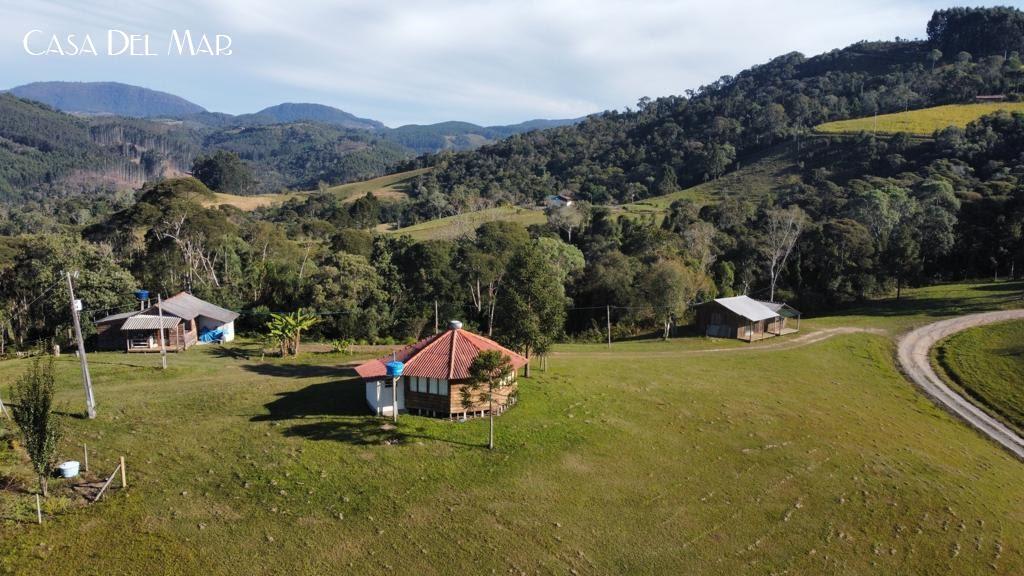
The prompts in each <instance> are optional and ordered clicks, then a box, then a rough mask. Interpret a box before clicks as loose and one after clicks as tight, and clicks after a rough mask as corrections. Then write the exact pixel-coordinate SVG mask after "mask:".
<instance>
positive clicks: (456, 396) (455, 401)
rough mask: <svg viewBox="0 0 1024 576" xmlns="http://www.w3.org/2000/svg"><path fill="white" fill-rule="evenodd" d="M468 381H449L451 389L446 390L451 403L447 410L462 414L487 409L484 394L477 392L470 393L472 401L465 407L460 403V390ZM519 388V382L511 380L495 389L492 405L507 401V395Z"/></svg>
mask: <svg viewBox="0 0 1024 576" xmlns="http://www.w3.org/2000/svg"><path fill="white" fill-rule="evenodd" d="M468 385H469V383H468V382H467V381H465V380H455V381H454V382H452V383H451V389H450V390H449V391H448V397H449V398H450V399H451V405H450V407H449V410H450V411H451V413H452V414H462V413H463V412H479V411H481V410H487V409H488V404H487V400H486V399H485V398H484V394H483V393H481V392H477V393H475V394H473V395H472V398H471V399H472V401H473V403H472V404H471V405H470V406H469V407H468V408H467V407H466V406H463V404H462V391H463V390H464V389H466V387H467V386H468ZM518 389H519V382H518V381H517V380H513V381H512V384H510V385H509V386H506V387H504V388H501V389H500V390H497V391H496V392H495V393H494V406H495V408H497V407H499V406H502V405H505V404H507V403H508V398H509V396H512V395H513V394H514V393H515V392H516V390H518Z"/></svg>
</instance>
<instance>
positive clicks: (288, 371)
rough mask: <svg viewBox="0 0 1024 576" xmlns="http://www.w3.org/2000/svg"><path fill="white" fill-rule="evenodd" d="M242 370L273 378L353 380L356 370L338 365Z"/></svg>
mask: <svg viewBox="0 0 1024 576" xmlns="http://www.w3.org/2000/svg"><path fill="white" fill-rule="evenodd" d="M242 369H243V370H247V371H249V372H255V373H257V374H259V375H261V376H270V377H272V378H327V377H332V376H333V377H338V376H341V377H349V378H352V377H354V376H355V370H353V369H352V368H351V367H346V366H337V365H326V366H320V365H316V364H292V363H287V364H269V363H267V364H253V365H248V366H242Z"/></svg>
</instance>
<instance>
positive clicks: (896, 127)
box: [814, 102, 1024, 136]
mask: <svg viewBox="0 0 1024 576" xmlns="http://www.w3.org/2000/svg"><path fill="white" fill-rule="evenodd" d="M999 110H1008V111H1010V112H1024V102H985V103H978V104H948V105H946V106H935V107H932V108H922V109H920V110H910V111H908V112H897V113H895V114H882V115H880V116H868V117H865V118H854V119H851V120H838V121H836V122H826V123H825V124H819V125H818V126H816V127H815V128H814V130H815V131H817V132H822V133H825V134H851V133H858V132H880V133H885V134H894V133H897V132H906V133H907V134H912V135H915V136H931V135H932V134H934V133H935V131H936V130H942V129H943V128H947V127H949V126H958V127H960V128H964V127H966V126H967V125H968V124H969V123H971V122H973V121H975V120H977V119H978V118H981V117H982V116H985V115H987V114H992V113H993V112H997V111H999Z"/></svg>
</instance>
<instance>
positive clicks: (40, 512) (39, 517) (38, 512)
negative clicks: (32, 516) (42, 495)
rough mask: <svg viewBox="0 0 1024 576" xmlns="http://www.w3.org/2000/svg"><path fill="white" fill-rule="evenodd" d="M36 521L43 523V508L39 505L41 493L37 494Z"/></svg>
mask: <svg viewBox="0 0 1024 576" xmlns="http://www.w3.org/2000/svg"><path fill="white" fill-rule="evenodd" d="M36 521H38V522H39V523H40V524H42V523H43V509H42V507H40V505H39V494H36Z"/></svg>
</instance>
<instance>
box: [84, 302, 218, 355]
mask: <svg viewBox="0 0 1024 576" xmlns="http://www.w3.org/2000/svg"><path fill="white" fill-rule="evenodd" d="M160 306H161V308H162V310H158V309H157V306H156V305H151V306H149V307H148V308H143V309H142V310H136V311H132V312H125V313H122V314H114V315H111V316H107V317H106V318H102V319H100V320H97V321H96V333H97V340H96V345H97V348H99V349H101V350H124V351H126V352H159V351H160V335H161V332H162V333H163V338H164V345H165V346H166V348H167V350H168V351H170V352H177V351H179V350H186V349H188V348H190V347H192V346H193V345H195V344H198V343H204V342H230V341H231V340H234V338H235V319H236V318H238V313H237V312H232V311H230V310H226V309H224V308H221V307H220V306H217V305H215V304H211V303H209V302H207V301H205V300H202V299H199V298H196V297H195V296H193V295H191V294H189V293H187V292H180V293H178V294H176V295H174V296H172V297H170V298H168V299H167V300H164V301H163V303H162V304H161V305H160ZM161 313H162V316H163V317H162V318H161Z"/></svg>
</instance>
